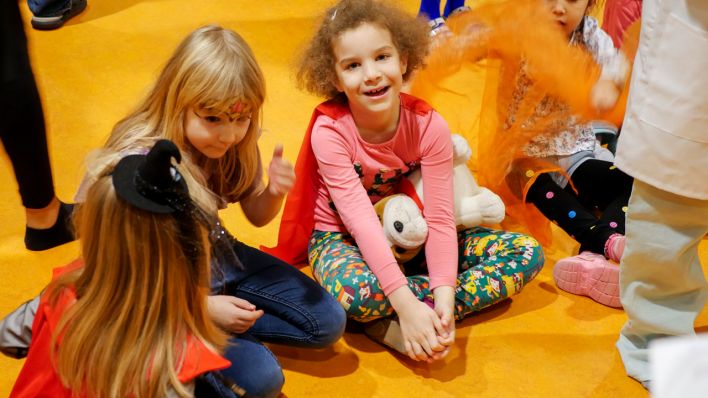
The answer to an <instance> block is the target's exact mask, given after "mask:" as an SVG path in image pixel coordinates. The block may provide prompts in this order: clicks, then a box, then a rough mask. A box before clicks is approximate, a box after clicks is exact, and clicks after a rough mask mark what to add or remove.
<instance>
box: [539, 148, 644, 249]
mask: <svg viewBox="0 0 708 398" xmlns="http://www.w3.org/2000/svg"><path fill="white" fill-rule="evenodd" d="M571 180H572V181H573V185H575V188H576V189H577V190H578V193H577V194H576V193H575V192H573V189H572V188H571V187H570V184H568V186H566V188H565V189H564V188H561V187H560V186H559V185H558V184H556V182H555V181H553V179H552V178H551V177H550V176H549V175H548V174H541V175H540V176H539V177H538V178H537V179H536V181H535V182H534V183H533V185H531V188H530V189H529V191H528V194H527V196H526V201H527V202H530V203H533V204H534V205H536V207H537V208H538V209H539V210H540V211H541V213H543V215H544V216H546V217H547V218H548V219H550V220H552V221H555V222H556V223H558V226H560V227H561V228H562V229H563V230H564V231H565V232H566V233H568V235H570V236H571V237H573V238H574V239H575V240H577V241H578V242H580V251H581V252H582V251H585V250H590V251H592V252H594V253H599V254H603V255H604V254H605V242H606V241H607V238H609V237H610V235H612V234H614V233H620V234H624V217H625V210H626V206H627V202H628V201H629V195H630V194H631V192H632V182H633V180H632V177H630V176H628V175H627V174H625V173H624V172H622V171H621V170H619V169H618V168H616V167H615V166H613V165H612V163H611V162H606V161H604V160H597V159H590V160H586V161H585V162H583V163H582V164H581V165H580V166H579V167H578V168H577V169H576V170H575V172H574V173H573V175H572V176H571ZM597 212H600V213H601V215H600V216H599V217H598V216H597V215H596V213H597Z"/></svg>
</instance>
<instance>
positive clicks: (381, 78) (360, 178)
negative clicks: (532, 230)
mask: <svg viewBox="0 0 708 398" xmlns="http://www.w3.org/2000/svg"><path fill="white" fill-rule="evenodd" d="M427 30H428V29H427V27H426V25H425V23H424V22H422V21H420V20H417V19H415V18H414V17H412V16H409V15H407V14H405V13H404V12H402V11H400V10H398V9H396V8H393V7H391V6H389V5H387V4H385V3H384V2H380V1H372V0H343V1H340V2H339V3H337V4H336V5H335V6H333V7H332V8H330V9H329V10H328V11H327V12H326V13H325V16H324V19H323V21H322V24H321V26H320V28H319V30H318V31H317V33H316V34H315V37H314V38H313V39H312V40H311V42H310V44H309V47H308V49H307V50H306V52H305V53H304V55H303V57H302V62H301V64H300V69H299V72H298V79H299V82H300V84H301V85H302V86H303V87H304V88H306V89H307V90H308V91H310V92H312V93H314V94H317V95H320V96H324V97H328V98H331V100H329V101H327V102H325V103H323V104H321V105H319V106H318V107H317V109H316V110H315V112H314V114H313V117H312V121H311V124H310V128H309V130H308V133H307V134H306V138H305V141H304V143H303V146H302V148H301V151H300V155H299V156H298V163H297V165H296V172H297V173H298V180H297V184H296V187H295V189H294V190H293V192H292V193H291V194H290V195H289V197H288V200H287V203H286V207H285V212H284V215H283V221H282V223H281V229H280V234H279V246H278V247H277V248H275V249H273V253H276V254H277V255H278V256H281V258H285V259H287V260H288V261H290V262H297V261H300V260H303V259H304V255H305V253H306V251H305V250H306V249H307V250H309V262H310V264H311V266H312V269H313V274H314V276H315V278H316V279H317V281H318V282H319V283H320V284H322V285H323V286H324V287H325V288H326V289H327V291H329V292H330V293H331V294H332V295H333V296H334V297H336V298H337V299H338V301H339V303H340V304H341V305H342V307H344V309H345V310H346V311H347V315H348V316H349V317H350V318H352V319H355V320H357V321H362V322H370V323H369V324H368V325H367V327H366V332H367V334H368V335H369V336H370V337H371V338H373V339H374V340H376V341H379V342H382V343H384V344H386V345H389V346H391V347H393V348H394V349H396V350H397V351H399V352H401V353H404V354H407V355H408V356H409V357H410V358H412V359H414V360H425V361H431V360H434V359H439V358H441V357H444V356H445V355H446V354H447V353H448V352H449V349H450V347H451V345H452V344H453V343H454V339H455V322H454V320H455V319H458V320H459V319H462V318H463V317H465V316H467V315H469V314H471V313H472V312H474V311H478V310H480V309H482V308H485V307H488V306H490V305H493V304H496V303H498V302H500V301H502V300H504V299H506V298H507V297H510V296H512V295H514V294H516V293H518V292H519V291H520V290H521V289H522V287H523V286H524V285H525V284H526V283H528V282H529V281H530V280H531V279H533V278H534V277H535V276H536V275H537V274H538V272H539V271H540V269H541V267H542V266H543V253H542V251H541V247H540V246H539V245H538V243H537V242H536V241H535V240H534V239H533V238H530V237H527V236H523V235H519V234H515V233H510V232H504V231H494V230H491V229H488V228H483V227H476V228H471V229H468V230H464V231H461V232H460V233H459V234H458V233H457V231H456V229H455V222H454V218H453V197H452V192H453V190H452V188H453V187H452V141H451V136H450V131H449V129H448V127H447V125H446V123H445V121H444V120H443V119H442V117H441V116H440V115H439V114H438V113H437V112H435V111H434V110H433V109H432V108H431V107H430V106H429V105H427V104H426V103H425V102H423V101H422V100H419V99H417V98H414V97H411V96H408V95H406V94H403V93H401V92H400V90H401V85H402V84H403V82H404V81H406V80H407V79H408V78H409V77H410V76H411V73H413V72H414V71H415V70H416V69H418V68H420V67H421V66H422V63H423V59H424V57H425V55H426V53H427V48H428V33H427ZM417 168H420V169H421V170H422V179H423V184H424V198H423V203H424V211H423V214H424V217H425V219H426V220H427V223H428V226H429V235H428V239H427V241H426V243H425V250H424V251H425V261H424V263H427V270H426V269H425V268H424V267H422V265H423V264H424V263H420V261H419V262H418V263H415V264H406V268H407V270H413V269H414V268H415V267H418V268H417V270H415V271H414V272H413V275H411V276H408V277H406V276H405V275H404V274H403V272H402V271H401V269H400V268H399V266H398V264H397V263H396V260H395V259H394V257H393V254H392V253H391V250H390V247H389V245H388V243H387V241H386V237H385V236H384V232H383V229H382V226H381V223H380V222H379V219H378V218H377V216H376V214H375V212H374V208H373V203H375V202H376V201H378V200H380V199H382V198H383V197H386V196H388V195H391V194H393V193H395V187H396V185H397V184H398V183H399V182H400V181H401V179H403V178H405V175H406V174H407V173H409V172H411V171H412V170H414V169H417ZM313 227H314V230H313ZM308 236H311V237H310V239H309V247H306V246H307V237H308ZM458 256H459V260H460V261H459V262H458ZM419 260H422V259H419ZM394 314H395V315H396V316H397V317H396V318H394V317H393V315H394ZM371 321H373V322H371Z"/></svg>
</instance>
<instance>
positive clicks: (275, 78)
mask: <svg viewBox="0 0 708 398" xmlns="http://www.w3.org/2000/svg"><path fill="white" fill-rule="evenodd" d="M23 3H24V1H23ZM469 3H472V4H471V5H474V2H473V1H471V2H468V4H469ZM329 4H331V1H330V0H291V1H272V0H271V1H253V0H251V1H244V0H209V1H188V0H144V1H139V0H121V1H113V0H89V5H88V8H87V10H86V11H85V12H84V13H83V14H81V15H80V16H78V17H77V18H75V19H73V20H71V21H70V22H69V23H68V24H67V25H66V26H64V27H63V28H61V29H59V30H56V31H52V32H38V31H33V30H31V28H29V29H28V35H29V39H30V41H31V55H32V61H33V63H34V70H35V75H36V77H37V80H38V83H39V86H40V91H41V94H42V97H43V103H44V109H45V113H46V120H47V124H48V136H49V145H50V154H51V158H52V166H53V168H54V176H55V184H56V188H57V192H58V195H59V197H60V198H61V199H63V200H65V201H68V200H71V199H72V197H73V194H74V192H75V191H76V189H77V187H78V184H79V182H80V179H81V176H82V174H83V170H84V164H83V160H84V157H85V156H86V155H87V154H88V153H89V151H90V150H91V149H92V148H95V147H97V146H99V145H101V143H102V142H103V141H104V140H105V137H106V136H107V134H108V133H109V131H110V129H111V127H112V126H113V124H114V123H115V122H116V121H117V120H118V119H119V118H121V117H122V116H123V115H124V114H125V113H126V112H127V111H128V110H129V109H130V108H131V107H132V106H133V105H134V104H136V102H137V101H138V99H139V98H140V97H141V96H142V95H143V94H144V93H145V91H146V89H147V87H148V85H149V84H150V83H151V82H152V80H153V79H154V78H155V76H156V74H157V72H158V71H159V69H160V68H161V66H162V64H163V63H164V62H165V61H166V59H167V57H168V55H169V54H170V53H171V52H172V50H173V49H174V47H175V46H176V45H177V43H178V42H179V41H180V40H181V39H182V38H183V37H184V36H185V35H186V34H187V33H188V32H190V31H191V30H193V29H195V28H197V27H199V26H201V25H203V24H207V23H218V24H221V25H224V26H226V27H228V28H231V29H234V30H236V31H238V32H239V33H241V34H242V35H243V36H244V37H245V39H246V40H247V41H248V42H249V43H250V45H251V46H252V47H253V49H254V51H255V54H256V56H257V58H258V60H259V62H260V64H261V66H262V68H263V70H264V73H265V75H266V80H267V83H268V94H269V95H268V101H267V103H266V106H265V122H264V127H265V132H264V134H263V136H262V138H261V141H260V145H261V150H262V152H263V153H271V151H272V148H273V146H274V145H275V144H276V143H278V142H282V143H284V144H285V156H286V157H287V158H289V159H291V160H292V161H294V160H295V156H296V154H297V151H298V148H299V145H300V141H301V139H302V136H303V132H304V130H305V127H306V125H307V122H308V120H309V117H310V112H311V110H312V109H313V107H314V106H315V105H316V104H317V103H318V99H316V98H313V97H311V96H308V95H306V94H304V93H302V92H300V91H298V90H297V89H296V88H295V85H294V81H293V78H292V76H293V63H294V59H295V58H294V55H295V54H296V51H297V50H298V49H300V48H301V46H302V44H303V42H304V41H305V39H306V37H308V36H309V34H310V33H311V31H312V29H313V26H314V23H315V21H316V16H317V15H319V13H320V12H321V11H322V10H323V9H324V7H326V6H328V5H329ZM402 4H403V6H404V7H405V8H406V9H407V10H409V11H410V12H416V11H417V6H418V3H417V1H413V0H408V1H405V2H403V3H402ZM22 8H23V15H24V17H25V20H28V18H29V13H28V11H27V8H26V5H24V4H23V5H22ZM470 84H479V82H477V83H474V82H471V83H470ZM467 105H469V107H468V108H465V104H463V105H462V106H461V105H460V104H457V107H456V108H453V107H451V108H450V109H441V110H442V112H443V114H444V116H446V117H449V118H450V120H451V127H453V129H455V128H457V124H458V123H459V120H462V119H465V118H466V121H469V120H474V119H475V117H476V112H478V109H474V106H473V105H474V104H467ZM455 109H457V110H458V111H459V110H460V109H464V110H465V112H461V113H460V114H454V112H455ZM18 134H21V132H18ZM0 157H2V160H0V162H2V166H0V186H2V187H3V189H2V192H0V219H2V220H3V228H1V229H0V292H2V294H1V296H0V316H2V315H4V314H6V313H7V312H9V311H11V310H12V309H14V308H15V307H16V306H17V305H19V304H20V303H22V302H23V301H25V300H27V299H29V298H31V297H32V296H34V295H36V294H38V293H39V292H40V290H41V289H42V287H43V286H44V285H45V284H46V283H47V281H48V280H49V273H50V270H51V269H52V268H53V267H55V266H58V265H62V264H64V263H66V262H68V261H70V260H72V259H73V258H75V257H76V256H77V253H78V245H77V244H76V243H72V244H68V245H65V246H62V247H59V248H56V249H53V250H50V251H47V252H42V253H32V252H29V251H26V250H25V249H24V246H23V243H22V239H23V234H24V214H23V211H22V207H21V202H20V198H19V194H18V193H17V189H16V184H15V182H14V177H13V174H12V171H11V167H10V163H9V160H8V159H7V156H6V155H5V154H4V152H3V153H2V155H0ZM222 216H223V218H224V219H225V221H226V223H227V225H228V227H229V229H230V230H231V231H233V232H234V233H235V234H236V235H237V236H238V237H239V238H240V239H241V240H243V241H244V242H246V243H248V244H251V245H259V244H272V243H274V240H275V236H276V232H277V222H273V223H271V224H270V225H268V226H267V227H265V228H260V229H257V228H254V227H252V226H250V225H249V224H248V223H247V222H246V220H245V218H244V217H243V216H242V214H241V212H240V210H238V207H233V208H231V209H228V210H226V211H224V212H223V214H222ZM574 250H576V246H575V244H574V243H573V242H572V241H571V240H570V239H569V238H568V237H567V236H565V235H564V234H563V233H562V232H559V231H556V233H555V240H554V244H553V247H552V248H549V249H548V250H547V257H548V261H547V263H546V266H545V268H544V270H543V272H542V273H541V274H540V275H539V276H538V278H537V279H536V280H534V281H533V282H532V283H530V284H529V286H527V287H526V288H525V290H524V291H523V292H522V293H521V294H520V295H518V296H516V297H514V298H513V299H512V300H508V301H507V302H506V303H504V304H501V305H499V306H497V307H496V308H493V309H490V310H487V311H484V312H482V313H480V314H478V315H476V316H473V317H471V318H469V319H467V320H465V321H464V322H461V323H460V324H459V325H458V332H457V336H458V339H457V343H456V345H455V348H454V350H453V352H452V353H451V355H449V356H448V358H447V359H446V360H445V361H444V362H440V363H436V364H434V365H425V364H418V363H414V362H412V361H410V360H407V359H405V358H402V357H400V356H396V355H393V354H391V353H390V352H389V351H387V350H385V349H384V348H382V347H381V346H379V345H377V344H376V343H373V342H371V341H370V340H369V339H367V338H366V337H365V336H364V335H363V334H362V333H361V332H360V331H358V330H356V328H353V329H352V330H351V331H349V332H347V333H346V335H345V336H344V338H343V339H342V340H341V341H340V342H338V343H337V344H336V345H334V346H333V347H332V348H330V349H325V350H317V351H309V350H302V349H294V348H287V347H275V346H274V347H273V350H274V351H275V353H276V354H277V356H278V358H279V359H280V361H281V363H282V365H283V368H284V369H285V376H286V384H285V388H284V395H286V396H288V397H304V396H315V397H370V396H374V397H495V398H503V397H603V398H604V397H623V398H626V397H645V396H647V393H646V392H645V390H644V389H643V388H642V387H641V386H640V385H639V384H637V383H636V382H634V381H632V380H631V379H629V378H628V377H626V376H625V374H624V369H623V367H622V363H621V361H620V358H619V355H618V354H617V352H616V351H615V348H614V343H615V340H616V338H617V333H618V331H619V329H620V327H621V326H622V324H623V323H624V321H625V316H624V313H623V312H622V311H621V310H615V309H611V308H607V307H604V306H601V305H598V304H595V303H594V302H593V301H592V300H590V299H588V298H584V297H578V296H572V295H568V294H566V293H564V292H561V291H559V290H558V289H557V288H556V287H555V285H554V283H553V279H552V274H551V270H552V268H553V264H554V263H555V261H556V260H557V259H559V258H561V257H564V256H567V255H570V254H571V253H572V252H573V251H574ZM701 253H702V256H701V257H702V258H703V260H704V264H708V245H706V244H705V242H704V244H703V245H702V247H701ZM707 325H708V315H707V314H705V313H704V314H703V315H702V316H701V318H700V319H699V322H698V326H702V328H703V330H705V328H706V326H707ZM21 366H22V362H21V361H16V360H12V359H9V358H5V357H2V356H0V396H2V397H4V396H8V394H9V392H10V389H11V388H12V385H13V383H14V379H15V377H16V375H17V373H18V372H19V370H20V368H21Z"/></svg>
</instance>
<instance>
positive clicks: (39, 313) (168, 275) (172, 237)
mask: <svg viewBox="0 0 708 398" xmlns="http://www.w3.org/2000/svg"><path fill="white" fill-rule="evenodd" d="M172 158H175V159H176V160H177V161H179V159H180V154H179V151H178V150H177V148H176V147H175V146H174V144H172V143H171V142H169V141H161V142H158V144H157V145H156V146H155V148H154V149H153V150H152V151H151V152H150V153H149V154H148V155H147V156H144V155H133V156H129V157H126V158H125V159H124V160H123V161H121V162H120V163H119V164H118V165H117V166H116V168H115V170H111V169H108V170H105V171H104V173H102V174H101V176H100V177H99V178H98V180H97V181H96V182H95V183H94V184H93V185H92V186H91V188H90V189H89V190H88V192H87V194H86V200H85V202H84V203H83V204H82V205H81V206H80V207H79V210H78V212H77V214H76V215H75V226H76V231H77V233H78V236H79V237H80V239H81V253H82V258H81V260H77V261H75V262H73V263H71V264H69V265H68V266H66V267H63V268H59V269H57V270H55V272H54V280H53V281H52V282H51V283H50V285H49V286H48V288H47V289H46V291H45V292H44V293H43V294H42V295H41V297H38V298H36V299H35V300H32V301H31V302H29V303H28V304H26V305H24V306H23V307H21V308H20V309H19V310H18V311H16V312H15V313H13V314H11V316H9V317H8V318H6V319H5V320H3V322H2V324H0V342H2V344H0V345H1V346H2V347H3V352H6V353H11V352H9V351H10V350H8V346H9V345H10V344H9V342H10V341H11V338H12V336H15V338H17V336H22V339H23V341H21V342H20V343H21V344H14V345H13V349H14V355H15V356H18V357H22V356H24V354H25V353H20V348H21V349H22V351H25V352H26V349H27V346H29V352H28V353H27V360H26V361H25V364H24V367H23V368H22V371H21V372H20V374H19V376H18V379H17V382H16V384H15V387H14V388H13V390H12V393H11V396H12V397H34V396H40V395H41V396H52V397H76V396H90V397H128V396H134V397H157V396H161V397H162V396H167V395H168V394H169V395H171V396H179V397H191V396H193V393H194V389H195V382H194V381H195V378H196V377H197V376H198V375H200V374H203V373H205V372H208V371H212V370H216V369H221V368H225V367H228V366H229V362H228V361H227V360H225V359H224V358H222V357H221V356H220V355H219V354H218V353H217V350H218V349H220V348H222V347H223V346H224V345H225V343H226V335H225V334H224V333H223V332H222V331H221V330H219V328H218V327H217V326H216V325H215V324H214V323H213V322H212V321H211V319H210V318H209V313H208V310H207V295H208V293H209V258H210V256H209V241H208V225H206V224H205V223H204V222H205V221H206V219H205V218H204V217H202V216H201V212H200V211H199V210H198V209H197V208H196V207H195V206H194V205H193V204H192V202H191V200H190V198H189V193H188V191H187V188H186V185H185V184H184V182H183V181H182V180H181V175H180V174H179V172H177V171H176V169H175V168H174V167H173V166H172V163H171V159H172ZM13 330H15V331H17V330H20V331H22V332H21V333H14V334H13V333H12V331H13ZM15 343H17V341H15Z"/></svg>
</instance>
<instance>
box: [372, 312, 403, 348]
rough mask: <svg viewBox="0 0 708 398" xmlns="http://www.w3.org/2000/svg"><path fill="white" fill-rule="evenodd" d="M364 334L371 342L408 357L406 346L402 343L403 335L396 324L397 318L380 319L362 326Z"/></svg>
mask: <svg viewBox="0 0 708 398" xmlns="http://www.w3.org/2000/svg"><path fill="white" fill-rule="evenodd" d="M364 333H366V335H367V336H369V338H370V339H371V340H374V341H375V342H377V343H380V344H383V345H385V346H387V347H389V348H393V349H394V350H396V351H398V352H400V353H401V354H404V355H408V353H407V352H406V345H405V343H404V342H403V334H402V333H401V324H400V323H399V322H398V317H389V318H381V319H377V320H375V321H371V322H369V323H367V324H366V326H364Z"/></svg>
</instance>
